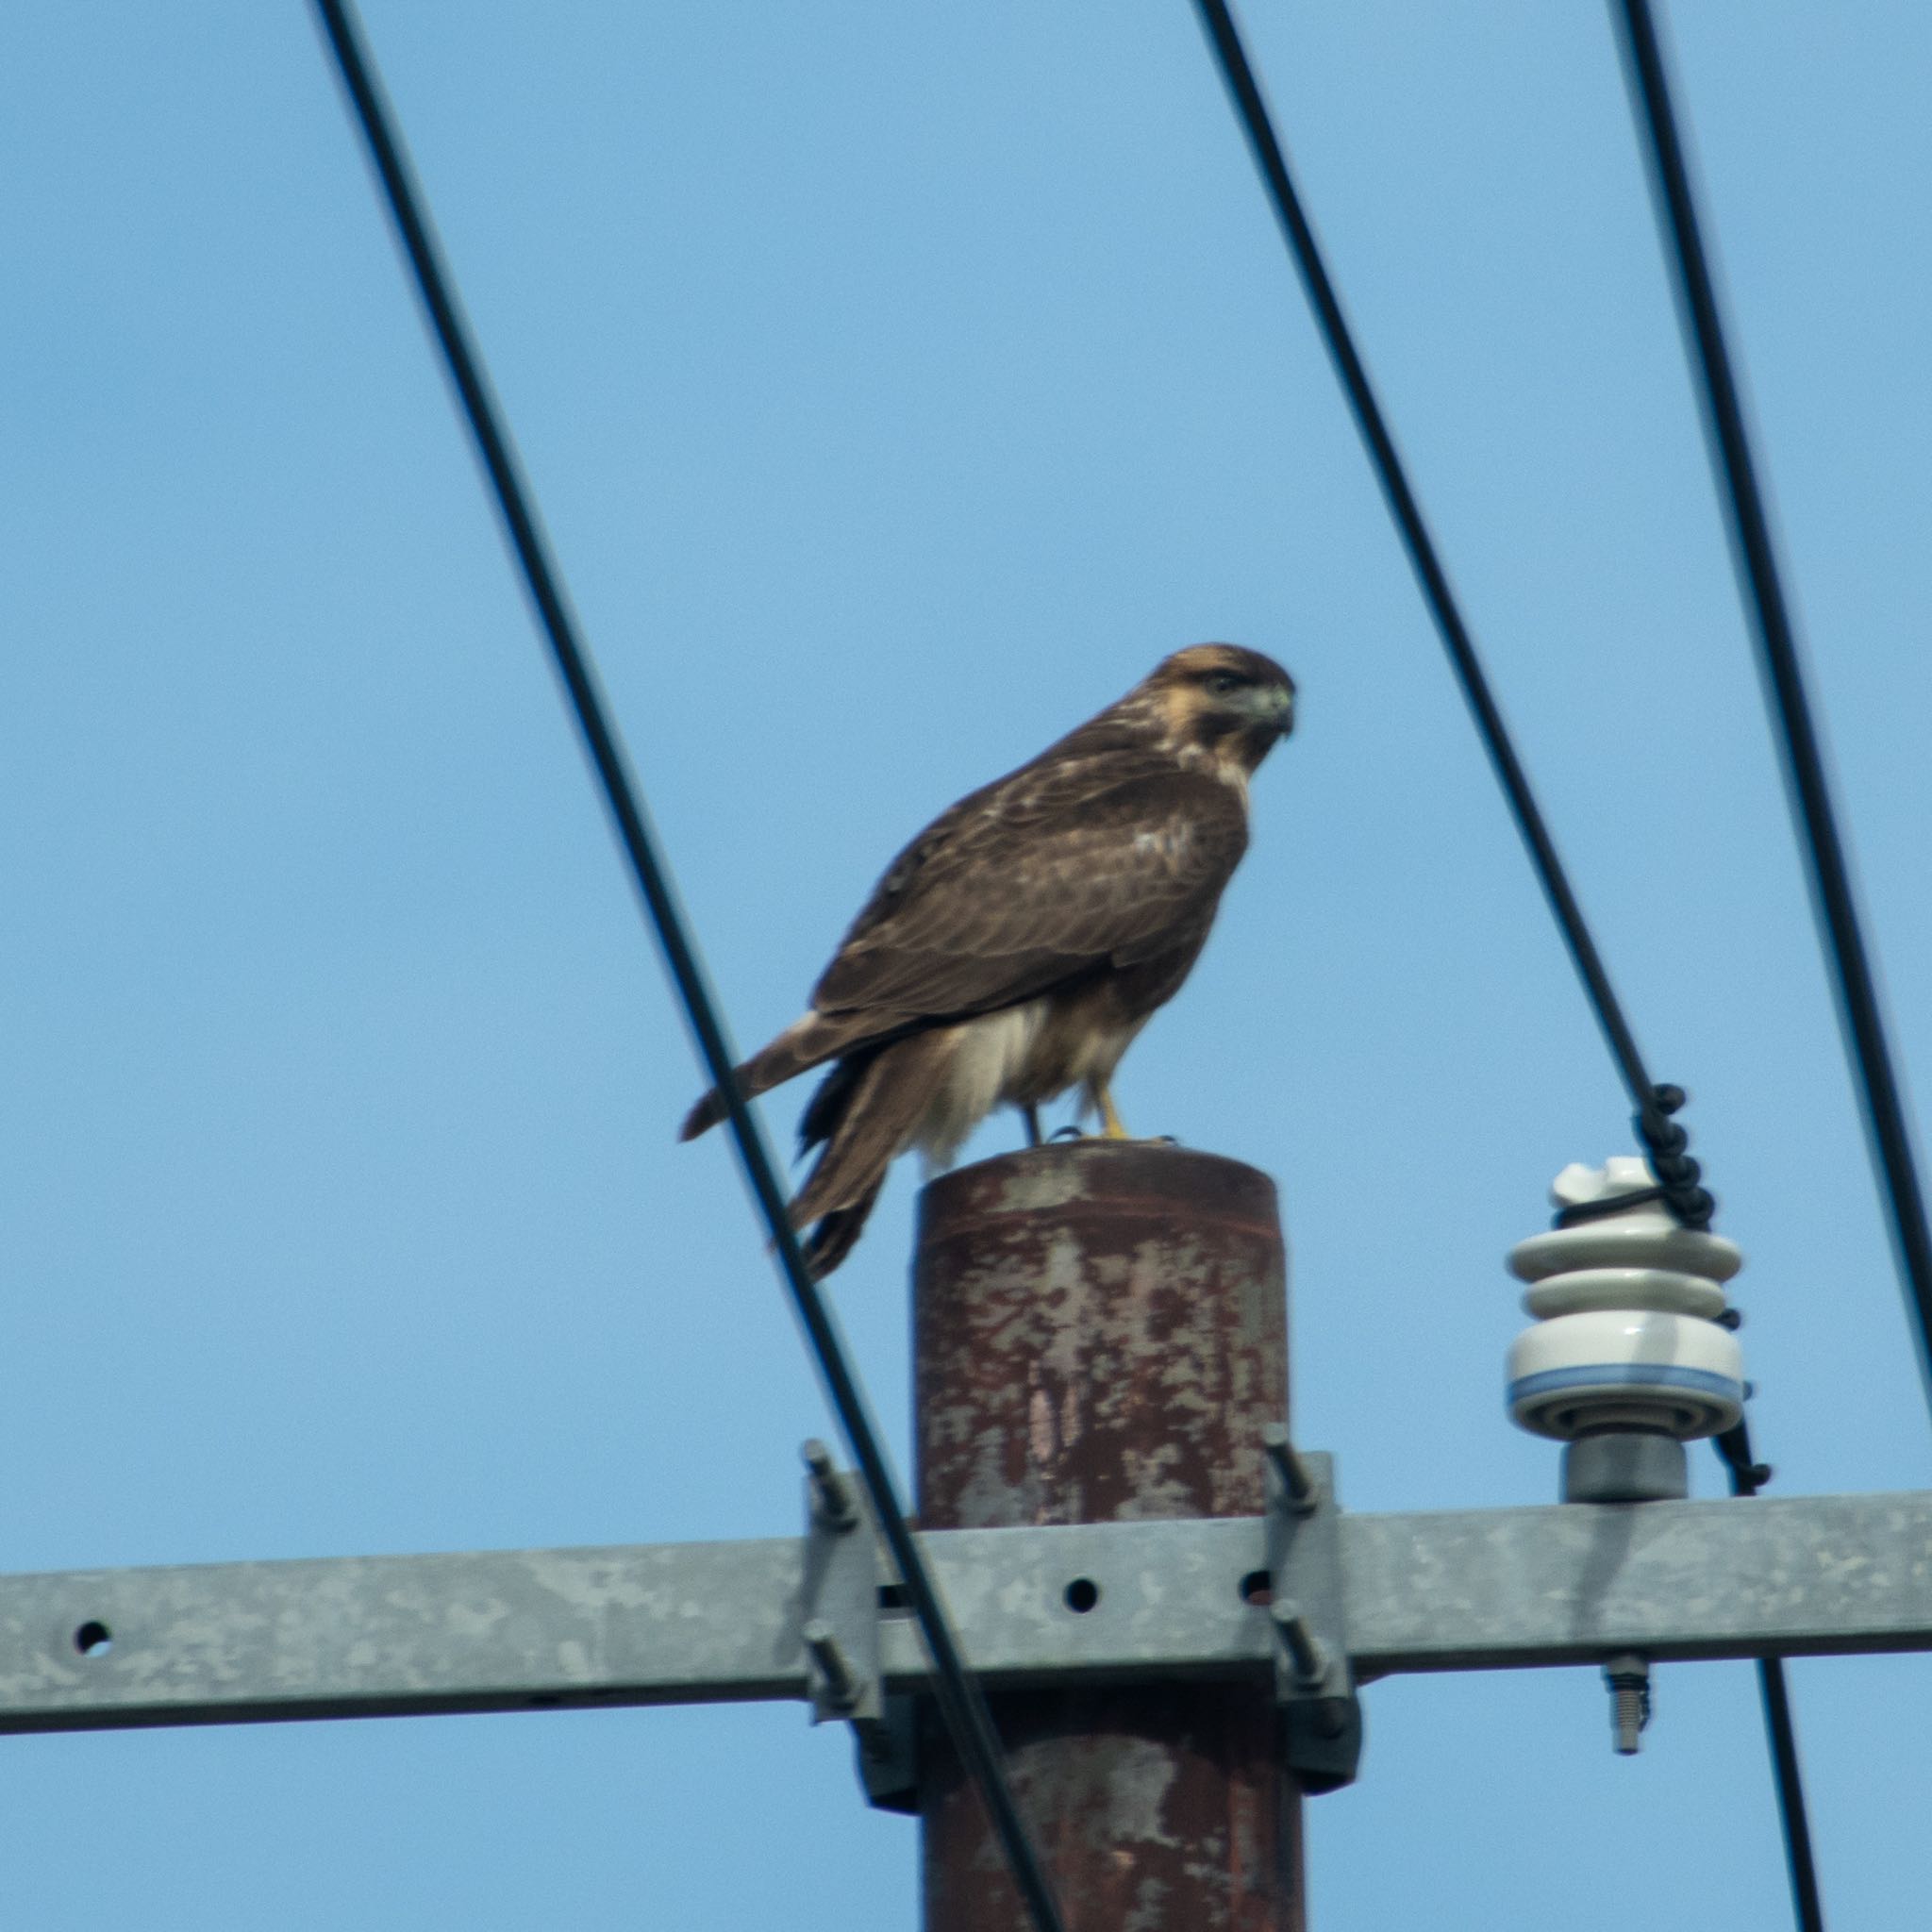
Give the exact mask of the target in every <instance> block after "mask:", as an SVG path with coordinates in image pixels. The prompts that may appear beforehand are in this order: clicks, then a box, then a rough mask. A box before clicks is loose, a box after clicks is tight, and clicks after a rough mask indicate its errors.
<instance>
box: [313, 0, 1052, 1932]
mask: <svg viewBox="0 0 1932 1932" xmlns="http://www.w3.org/2000/svg"><path fill="white" fill-rule="evenodd" d="M315 8H316V11H317V13H318V14H319V15H320V17H321V21H322V25H323V30H324V32H325V35H326V37H327V40H328V43H329V46H330V49H331V50H332V52H333V53H334V55H335V58H336V63H337V66H338V68H339V69H340V71H341V79H342V84H343V86H344V88H345V89H346V90H347V92H348V95H349V101H350V105H351V106H352V107H353V108H354V109H355V113H356V118H357V120H358V122H359V123H360V125H361V128H362V132H363V135H364V137H365V138H366V139H367V141H368V143H369V152H370V157H371V158H372V160H373V161H374V163H375V171H376V174H377V175H378V176H379V177H380V179H381V183H382V187H383V192H384V193H385V195H386V197H387V199H388V202H389V208H390V212H391V215H392V216H393V217H394V220H395V225H396V229H397V233H398V235H399V236H400V238H401V241H402V243H403V247H404V250H405V252H406V253H407V254H408V258H409V265H410V267H411V268H412V269H413V270H414V272H415V276H416V284H417V288H418V291H420V293H421V295H422V297H423V303H424V307H425V308H426V309H427V310H428V314H429V320H430V323H431V325H432V327H433V329H434V331H435V334H436V339H437V341H438V343H439V344H440V345H441V350H442V354H443V357H444V359H445V361H446V362H447V364H448V367H449V374H450V377H451V379H452V381H453V382H454V383H455V385H456V389H457V393H458V397H459V398H460V399H461V402H462V407H463V412H464V415H465V416H466V417H467V419H468V421H469V425H470V429H471V431H472V433H473V434H474V436H475V440H476V448H477V452H478V454H479V455H480V456H481V458H482V459H483V466H484V468H485V469H486V470H487V471H488V473H489V476H490V482H491V487H492V489H493V490H494V491H495V495H496V501H497V505H498V508H500V509H501V511H502V513H503V521H504V525H505V527H506V529H507V530H508V535H509V540H510V543H511V547H512V548H513V549H514V550H515V552H516V557H517V561H518V562H519V564H521V566H522V567H523V573H524V578H525V583H526V585H527V586H528V589H529V593H530V599H531V602H532V603H533V604H534V605H535V606H536V609H537V615H538V617H539V619H540V621H541V624H542V626H543V632H544V635H545V637H546V638H547V639H548V640H549V643H550V648H551V651H552V653H553V654H554V656H555V658H556V660H557V668H558V673H559V674H560V675H561V676H562V678H563V682H564V687H565V689H566V691H568V693H569V696H570V702H571V706H572V708H573V709H574V711H575V714H576V720H577V724H578V725H579V726H580V727H581V729H582V731H583V735H584V742H585V744H586V746H587V747H588V749H589V751H590V754H591V762H592V764H594V765H595V767H596V770H597V776H598V778H599V779H600V780H601V782H602V784H603V788H604V795H605V798H606V800H607V802H608V805H609V808H610V815H611V817H612V818H613V819H614V820H615V822H616V825H617V831H618V836H619V838H620V839H621V841H623V844H624V849H625V854H626V856H627V857H628V858H629V860H630V864H631V870H632V873H633V874H634V875H635V877H636V881H637V886H638V891H639V892H640V893H641V895H642V898H643V901H644V905H645V908H646V909H647V910H648V912H649V914H650V920H651V925H652V927H653V930H654V931H655V933H656V935H657V939H658V944H659V946H660V947H661V948H662V950H663V955H664V962H665V965H666V967H667V968H668V970H669V972H670V974H671V977H672V979H673V981H674V982H675V985H676V988H677V992H678V997H679V998H680V1000H681V1001H682V1002H683V1005H684V1010H685V1017H686V1019H687V1020H688V1021H689V1022H690V1024H691V1033H692V1035H693V1036H694V1037H695V1040H696V1042H697V1046H698V1050H699V1052H700V1054H701V1055H702V1056H703V1058H704V1062H705V1067H706V1070H707V1072H708V1074H710V1076H711V1079H712V1081H713V1082H714V1083H715V1084H716V1086H717V1089H718V1091H719V1092H720V1094H722V1095H723V1097H724V1106H725V1113H726V1117H727V1119H728V1121H729V1123H730V1127H731V1134H732V1139H733V1140H734V1141H736V1143H737V1146H738V1156H739V1159H740V1161H741V1163H742V1165H743V1168H744V1174H745V1179H746V1180H747V1182H748V1183H749V1184H750V1187H751V1191H752V1194H753V1197H754V1198H755V1200H756V1201H757V1203H758V1211H759V1213H760V1215H761V1216H762V1217H763V1219H764V1222H765V1224H766V1225H767V1227H768V1228H769V1229H770V1231H771V1236H772V1246H773V1250H774V1253H775V1255H776V1257H777V1260H778V1265H779V1269H780V1271H781V1273H782V1274H783V1275H784V1277H785V1282H786V1286H787V1287H788V1288H789V1289H790V1290H791V1299H792V1302H793V1305H794V1307H795V1308H796V1310H797V1314H798V1319H799V1322H800V1324H802V1326H803V1327H804V1329H805V1332H806V1338H807V1340H808V1342H809V1344H810V1346H811V1351H812V1354H813V1356H814V1357H815V1358H816V1361H817V1364H818V1369H819V1373H820V1375H821V1376H822V1377H823V1378H824V1385H825V1390H826V1392H827V1394H828V1395H829V1396H830V1397H831V1402H832V1407H833V1408H834V1409H835V1410H836V1411H837V1414H838V1417H839V1422H840V1424H841V1428H842V1429H843V1430H844V1433H845V1438H846V1441H848V1442H849V1443H850V1445H851V1448H852V1454H853V1458H854V1460H855V1461H856V1462H857V1463H858V1471H859V1474H860V1475H861V1476H862V1477H863V1479H864V1482H865V1487H866V1491H867V1494H868V1495H869V1496H870V1497H871V1499H872V1506H873V1510H874V1515H875V1516H876V1517H877V1520H878V1526H879V1529H880V1531H881V1533H882V1534H883V1535H884V1537H885V1540H886V1543H887V1547H888V1548H889V1549H890V1550H891V1555H892V1560H893V1561H894V1562H895V1563H896V1564H897V1565H898V1567H899V1574H900V1575H901V1577H902V1578H903V1579H904V1581H905V1585H906V1590H907V1594H908V1599H909V1600H910V1603H911V1607H912V1609H913V1612H914V1615H915V1616H916V1617H917V1619H918V1622H919V1627H920V1631H921V1633H922V1635H923V1636H924V1640H925V1645H926V1649H927V1650H928V1652H929V1653H930V1654H931V1657H932V1665H933V1679H932V1689H933V1694H934V1696H935V1698H936V1700H937V1701H938V1704H939V1706H940V1709H941V1713H942V1715H943V1716H944V1719H945V1723H946V1725H947V1728H948V1729H949V1730H950V1732H951V1733H952V1737H953V1742H954V1745H955V1747H956V1748H957V1749H958V1753H959V1757H960V1759H961V1761H962V1762H963V1763H964V1764H965V1766H966V1768H967V1770H968V1772H969V1773H970V1774H971V1775H972V1777H973V1780H974V1783H975V1784H976V1785H977V1786H978V1788H979V1792H980V1795H981V1797H982V1798H983V1799H984V1800H985V1803H986V1807H987V1810H988V1812H989V1814H990V1815H991V1820H992V1824H993V1827H994V1830H995V1831H996V1832H997V1834H998V1836H999V1839H1000V1841H1001V1843H1002V1845H1003V1846H1004V1847H1005V1850H1006V1855H1007V1858H1008V1863H1009V1864H1010V1865H1011V1867H1012V1872H1013V1878H1014V1882H1015V1884H1016V1885H1017V1886H1018V1888H1019V1890H1020V1893H1021V1895H1022V1897H1023V1898H1024V1901H1025V1904H1026V1908H1027V1911H1028V1913H1029V1915H1030V1916H1031V1917H1032V1919H1033V1922H1034V1924H1035V1925H1036V1926H1037V1927H1038V1928H1039V1932H1062V1927H1063V1922H1062V1920H1061V1918H1060V1914H1059V1907H1058V1904H1057V1903H1056V1902H1055V1899H1054V1896H1053V1892H1052V1890H1051V1889H1050V1888H1049V1886H1048V1884H1047V1880H1046V1875H1045V1873H1044V1871H1043V1870H1042V1869H1041V1864H1040V1861H1039V1858H1038V1857H1037V1856H1036V1854H1035V1852H1034V1850H1033V1846H1032V1843H1031V1841H1030V1840H1029V1839H1028V1837H1027V1834H1026V1827H1025V1825H1024V1822H1023V1821H1022V1820H1021V1817H1020V1814H1019V1810H1018V1808H1017V1807H1016V1806H1015V1805H1014V1802H1013V1796H1012V1792H1011V1790H1010V1789H1009V1788H1008V1784H1007V1779H1006V1773H1005V1770H1004V1767H1003V1765H1002V1763H1001V1758H1000V1745H999V1740H998V1737H997V1736H996V1734H995V1733H994V1730H993V1726H992V1720H991V1715H990V1714H989V1712H988V1710H987V1707H986V1701H985V1698H984V1697H983V1696H982V1695H981V1693H980V1690H979V1686H978V1684H977V1683H976V1682H975V1681H974V1679H973V1678H972V1677H971V1676H970V1675H969V1674H967V1671H966V1668H965V1664H964V1662H963V1660H962V1659H961V1657H960V1655H959V1647H958V1640H957V1639H956V1638H955V1636H954V1634H953V1630H952V1626H951V1624H950V1621H949V1620H948V1618H947V1616H946V1612H945V1609H944V1607H943V1605H942V1603H941V1598H940V1594H939V1590H938V1586H937V1585H936V1584H935V1583H934V1581H933V1578H932V1576H931V1574H930V1573H929V1572H928V1571H927V1569H926V1567H925V1562H924V1557H922V1556H921V1555H920V1551H919V1545H918V1543H917V1541H915V1539H914V1537H913V1535H912V1532H911V1530H910V1529H909V1528H908V1526H907V1523H906V1518H905V1515H904V1513H903V1511H902V1510H901V1509H900V1507H899V1501H898V1494H897V1487H896V1485H895V1484H894V1482H893V1479H892V1474H891V1467H890V1465H889V1464H888V1463H887V1461H886V1456H885V1451H884V1449H883V1447H882V1446H881V1444H880V1442H879V1439H878V1434H877V1431H876V1429H875V1428H874V1425H873V1423H872V1419H871V1417H870V1415H869V1414H868V1412H867V1407H866V1402H865V1397H864V1394H863V1392H862V1391H861V1390H860V1388H859V1386H858V1379H857V1377H856V1376H855V1375H854V1374H853V1372H852V1369H851V1368H850V1366H849V1365H848V1364H847V1362H846V1360H845V1357H844V1351H843V1349H842V1347H841V1343H840V1340H839V1336H838V1331H837V1329H836V1328H835V1327H834V1325H833V1323H832V1318H831V1314H830V1312H829V1310H828V1309H827V1307H826V1306H825V1303H824V1298H823V1297H822V1295H821V1294H820V1292H819V1289H818V1285H817V1283H816V1282H814V1281H813V1280H812V1278H811V1274H810V1272H809V1271H808V1268H807V1266H806V1263H805V1257H804V1255H803V1253H802V1252H801V1251H800V1248H799V1244H798V1239H797V1236H796V1234H795V1233H794V1231H793V1229H792V1226H791V1216H790V1214H789V1213H788V1211H787V1208H786V1202H785V1194H784V1191H783V1190H782V1189H781V1188H780V1187H779V1185H778V1180H777V1174H776V1171H775V1169H774V1166H773V1164H772V1158H771V1156H770V1154H769V1153H768V1152H767V1150H766V1148H765V1144H764V1139H763V1136H762V1135H761V1134H760V1133H759V1131H758V1124H757V1122H756V1121H754V1120H753V1118H752V1116H751V1112H750V1109H749V1108H747V1107H746V1105H745V1100H744V1095H743V1093H742V1092H741V1091H740V1089H739V1085H738V1080H737V1077H736V1075H735V1074H734V1073H733V1071H732V1069H733V1066H734V1064H735V1057H734V1055H733V1053H732V1051H731V1046H730V1043H729V1041H727V1040H726V1038H725V1034H724V1024H723V1022H722V1020H721V1019H720V1017H719V1012H718V1005H717V1001H716V999H715V998H714V997H713V995H712V993H711V991H710V989H709V986H708V983H707V980H706V975H705V972H704V968H703V966H702V965H701V964H700V962H699V960H698V957H697V951H696V948H695V946H694V945H693V943H692V941H691V936H690V933H689V931H688V929H687V927H686V924H685V921H684V917H683V914H682V912H681V910H680V909H679V907H678V904H677V899H676V894H675V891H674V890H673V887H672V884H671V879H670V874H669V872H668V870H667V869H666V866H665V864H664V860H663V858H662V857H661V856H660V854H659V852H658V841H657V839H656V836H655V834H654V833H653V832H652V830H651V826H650V823H649V821H648V819H647V818H646V816H645V812H644V805H643V798H642V794H641V791H640V789H639V787H638V784H637V781H636V779H635V777H634V776H633V774H632V773H631V770H630V763H629V759H628V758H627V757H626V756H625V750H624V746H623V744H622V742H621V741H620V740H619V738H618V735H617V728H616V725H615V724H614V723H613V722H612V720H611V717H610V714H609V710H608V706H607V705H606V703H605V700H604V697H603V693H602V691H601V690H600V689H599V685H598V681H597V675H596V672H595V670H594V668H593V666H592V664H591V656H590V652H589V649H588V647H587V645H586V644H585V641H584V639H583V635H582V631H581V628H580V626H579V625H578V623H577V619H576V614H575V610H574V609H573V608H572V607H571V603H570V599H569V595H568V593H567V592H566V591H565V589H564V586H563V579H562V575H561V574H560V573H559V571H558V567H557V564H556V562H555V560H554V559H553V558H552V556H551V552H550V545H549V540H548V539H547V537H546V536H545V534H544V531H543V526H542V524H541V520H540V519H539V516H538V513H537V508H536V501H535V497H534V495H533V493H532V492H531V490H530V488H529V485H528V483H527V481H526V480H525V476H524V475H523V468H522V465H521V463H520V462H519V461H518V459H517V455H516V451H515V448H514V446H513V444H512V443H511V441H510V436H509V430H508V425H507V423H506V422H505V419H504V416H503V411H502V408H501V406H500V405H499V404H498V402H497V399H496V396H495V393H494V391H493V390H492V389H491V383H490V378H489V376H488V375H487V373H486V372H485V370H484V366H483V360H482V358H481V356H480V355H479V354H478V352H477V350H476V347H475V341H474V340H473V338H472V335H471V332H470V328H469V325H468V323H467V321H466V319H465V317H464V315H463V311H462V308H461V305H460V303H459V301H458V296H457V292H456V285H455V281H454V278H453V277H452V276H451V275H450V272H449V269H448V267H447V265H446V264H445V263H444V261H443V259H442V253H441V247H440V246H439V244H438V242H437V240H436V236H435V232H434V230H433V229H432V227H431V225H430V220H429V215H428V211H427V205H426V203H425V198H424V195H423V192H422V188H421V186H420V184H419V183H418V182H417V180H416V178H415V173H414V170H413V169H412V168H411V166H410V163H409V160H408V154H407V152H406V150H405V149H404V146H403V142H402V136H401V133H400V132H399V130H398V128H397V125H396V121H395V115H394V110H393V108H391V105H390V102H389V100H388V97H387V95H386V93H385V92H384V91H383V88H382V85H381V82H380V80H379V79H378V78H377V76H376V74H375V63H374V61H373V60H372V59H371V58H370V55H369V52H368V47H367V42H366V40H365V38H364V35H363V33H362V29H361V24H360V21H359V20H358V17H357V14H356V10H355V8H354V7H353V5H352V4H351V0H315Z"/></svg>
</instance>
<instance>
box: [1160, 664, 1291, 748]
mask: <svg viewBox="0 0 1932 1932" xmlns="http://www.w3.org/2000/svg"><path fill="white" fill-rule="evenodd" d="M1141 691H1143V692H1145V693H1146V695H1147V696H1148V698H1150V699H1151V700H1153V703H1154V706H1155V707H1156V708H1157V710H1158V716H1159V717H1160V719H1161V721H1162V723H1163V724H1165V726H1166V728H1167V737H1168V740H1169V742H1170V743H1172V744H1173V745H1174V749H1175V750H1176V751H1181V752H1187V751H1192V752H1193V753H1194V755H1195V756H1197V757H1201V756H1205V757H1207V758H1210V759H1211V760H1213V761H1214V762H1215V763H1216V764H1224V765H1232V766H1234V767H1236V768H1238V769H1239V770H1240V771H1241V774H1243V775H1245V774H1247V773H1249V772H1252V771H1253V770H1254V769H1255V767H1256V766H1257V765H1258V764H1259V763H1260V762H1261V760H1262V759H1263V758H1266V757H1267V756H1268V754H1269V752H1271V751H1272V750H1273V749H1274V742H1275V741H1276V740H1277V739H1281V738H1286V737H1287V736H1288V734H1289V733H1290V732H1291V730H1292V729H1293V728H1294V679H1293V678H1291V676H1290V675H1288V673H1287V672H1286V671H1284V670H1283V669H1282V668H1281V666H1280V665H1279V664H1277V663H1276V662H1275V661H1274V658H1264V657H1263V656H1262V655H1261V653H1260V652H1259V651H1250V650H1245V649H1243V648H1242V646H1241V645H1240V644H1190V645H1189V646H1188V648H1187V649H1186V650H1185V651H1176V652H1175V653H1174V656H1173V657H1171V658H1163V659H1162V660H1161V661H1160V662H1159V663H1158V664H1157V665H1156V666H1155V667H1154V670H1153V672H1152V673H1151V674H1150V675H1148V677H1147V679H1146V680H1145V682H1144V683H1143V684H1142V685H1141Z"/></svg>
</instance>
